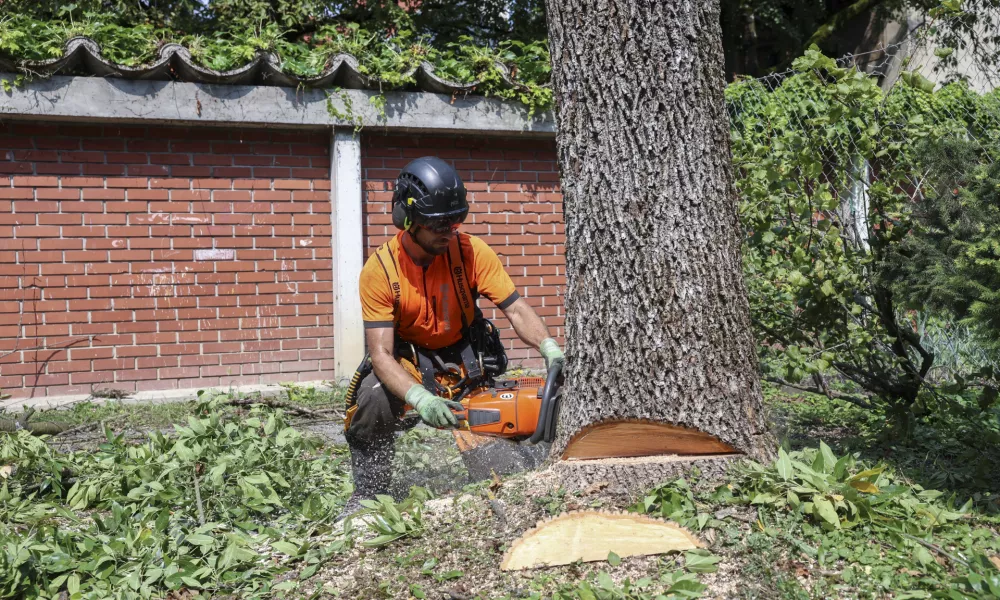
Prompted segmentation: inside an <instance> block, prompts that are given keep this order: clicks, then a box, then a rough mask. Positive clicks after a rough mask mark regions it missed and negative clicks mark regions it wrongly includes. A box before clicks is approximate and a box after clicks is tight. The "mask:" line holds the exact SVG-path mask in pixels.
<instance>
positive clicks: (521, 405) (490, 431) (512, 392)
mask: <svg viewBox="0 0 1000 600" xmlns="http://www.w3.org/2000/svg"><path fill="white" fill-rule="evenodd" d="M400 364H401V365H403V366H404V368H406V370H407V371H409V372H411V374H412V375H414V377H415V378H416V379H417V380H419V373H418V372H417V370H416V368H415V367H414V366H413V365H412V363H410V362H409V361H406V360H401V361H400ZM363 367H364V363H362V368H359V370H358V373H356V374H355V377H354V379H353V380H352V381H351V384H350V385H349V386H348V390H347V412H346V415H345V418H344V422H345V428H346V427H347V426H349V425H350V421H351V418H352V417H353V416H354V412H355V411H356V410H357V405H356V404H354V403H353V402H352V400H355V399H356V390H357V387H358V385H359V384H360V381H361V379H363V377H362V375H363V374H365V372H366V371H367V370H366V369H364V368H363ZM369 368H370V366H369ZM368 372H370V371H368ZM449 383H450V384H451V385H449ZM439 384H442V385H441V386H440V387H441V389H442V390H444V392H443V393H442V394H441V395H442V397H443V398H445V399H449V400H453V401H454V402H456V403H458V404H460V405H461V406H462V409H461V410H459V409H458V407H457V406H456V407H455V408H453V409H452V412H453V413H454V415H455V417H456V419H457V420H458V425H457V427H456V429H457V430H459V431H467V432H470V433H473V434H476V435H482V436H489V437H498V438H505V439H508V440H511V441H515V442H523V443H527V444H537V443H539V442H549V443H551V442H552V441H553V440H554V439H555V435H556V421H557V420H558V419H559V404H560V401H561V399H562V396H561V394H560V390H561V387H562V384H563V374H562V363H561V362H556V363H554V364H553V365H552V366H551V367H550V368H549V370H548V372H547V373H546V376H545V377H544V378H542V377H522V378H519V379H506V380H504V379H493V378H486V379H484V380H482V381H480V382H473V383H469V384H466V383H465V378H464V377H463V376H462V374H461V373H460V372H455V373H454V374H453V376H452V380H451V381H449V380H448V374H445V379H444V380H443V381H439ZM419 421H420V416H419V415H418V414H417V413H416V411H414V410H412V407H410V406H409V405H407V406H406V413H405V414H404V415H403V418H402V423H401V424H400V428H401V429H409V428H410V427H413V426H415V425H416V424H417V423H418V422H419Z"/></svg>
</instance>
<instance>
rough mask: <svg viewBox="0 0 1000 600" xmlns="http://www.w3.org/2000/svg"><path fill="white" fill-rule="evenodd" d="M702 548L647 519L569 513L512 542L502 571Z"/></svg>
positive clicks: (685, 534) (675, 528)
mask: <svg viewBox="0 0 1000 600" xmlns="http://www.w3.org/2000/svg"><path fill="white" fill-rule="evenodd" d="M701 547H703V545H702V543H701V542H699V541H698V538H696V537H695V536H694V535H693V534H692V533H691V532H689V531H688V530H687V529H684V528H683V527H680V526H679V525H677V524H675V523H670V522H668V521H663V520H660V519H656V518H653V517H648V516H646V515H640V514H636V513H627V512H610V511H596V510H585V511H572V512H567V513H563V514H561V515H559V516H558V517H555V518H552V519H548V520H543V521H539V522H538V523H537V524H536V526H535V527H534V528H532V529H529V530H528V531H526V532H525V533H524V535H522V536H521V537H520V538H518V539H517V540H515V541H514V543H513V544H512V545H511V547H510V549H509V550H507V553H506V554H505V555H504V558H503V562H502V563H501V564H500V569H501V570H503V571H518V570H522V569H533V568H539V567H550V566H558V565H568V564H571V563H574V562H576V561H583V562H595V561H601V560H607V558H608V554H609V553H611V552H614V553H615V554H617V555H618V556H620V557H622V558H624V557H626V556H648V555H653V554H665V553H667V552H676V551H681V550H693V549H695V548H701Z"/></svg>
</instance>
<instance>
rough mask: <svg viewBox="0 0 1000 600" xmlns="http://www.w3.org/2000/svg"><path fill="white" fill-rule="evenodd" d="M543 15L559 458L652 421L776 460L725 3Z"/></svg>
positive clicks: (696, 1) (586, 2)
mask: <svg viewBox="0 0 1000 600" xmlns="http://www.w3.org/2000/svg"><path fill="white" fill-rule="evenodd" d="M547 7H548V29H549V38H550V43H551V45H552V57H553V61H552V64H553V84H554V88H555V93H556V118H557V123H558V134H557V136H556V142H557V149H558V156H559V165H560V172H561V175H562V179H561V180H562V191H563V201H564V210H565V219H566V238H567V244H566V263H567V266H566V270H567V288H566V313H567V322H566V335H567V348H568V353H567V354H568V357H569V358H568V363H567V375H566V386H565V400H564V401H563V407H562V416H561V419H560V430H559V437H558V439H557V440H556V442H555V444H554V446H553V451H554V452H555V453H557V454H558V453H560V452H561V451H562V450H563V448H565V447H566V445H567V442H568V441H569V440H570V439H571V438H572V437H573V436H574V435H575V434H577V433H578V432H580V431H581V430H582V429H583V428H585V427H588V426H590V425H593V424H595V423H600V422H604V421H609V420H622V419H626V420H634V419H647V420H651V421H655V422H660V423H670V424H674V425H681V426H684V427H689V428H692V429H696V430H698V431H701V432H706V433H709V434H711V435H714V436H717V437H718V438H719V439H721V440H722V441H723V442H725V443H726V444H729V445H730V446H732V447H733V448H736V449H737V450H739V451H742V452H745V453H747V454H749V455H752V456H766V455H768V454H769V453H770V452H771V451H772V447H771V437H770V436H769V435H768V432H767V430H766V428H765V425H764V422H763V418H762V411H761V389H760V379H759V376H758V371H757V364H756V358H755V352H754V342H753V339H752V336H751V334H750V320H749V314H748V305H747V299H746V290H745V288H744V285H743V278H742V272H741V264H740V244H741V241H742V233H741V230H740V227H739V223H738V220H737V211H736V198H735V193H734V192H735V190H734V188H733V177H732V166H731V162H730V156H729V126H728V120H727V119H726V115H725V106H724V103H723V88H724V85H725V80H724V77H723V72H722V46H721V37H720V29H719V22H720V20H719V6H718V2H705V1H704V0H677V1H674V2H657V1H652V0H614V1H602V2H596V1H594V0H549V2H548V4H547ZM621 469H622V467H621V466H620V465H616V466H615V467H613V468H612V469H611V470H613V471H620V470H621Z"/></svg>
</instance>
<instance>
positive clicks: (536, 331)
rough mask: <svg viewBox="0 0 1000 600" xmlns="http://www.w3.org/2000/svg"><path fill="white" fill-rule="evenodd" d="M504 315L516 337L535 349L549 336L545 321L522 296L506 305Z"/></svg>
mask: <svg viewBox="0 0 1000 600" xmlns="http://www.w3.org/2000/svg"><path fill="white" fill-rule="evenodd" d="M504 315H505V316H506V317H507V320H509V321H510V326H511V327H513V328H514V333H516V334H517V337H519V338H521V341H522V342H524V343H525V344H528V345H529V346H531V347H532V348H534V349H535V350H538V346H539V345H540V344H541V343H542V340H544V339H545V338H547V337H551V336H550V335H549V328H548V327H547V326H546V325H545V322H544V321H542V319H541V317H539V316H538V313H536V312H535V309H533V308H531V305H530V304H528V302H527V300H525V299H524V298H518V299H517V300H516V301H515V302H514V303H513V304H511V305H510V306H508V307H507V310H505V311H504Z"/></svg>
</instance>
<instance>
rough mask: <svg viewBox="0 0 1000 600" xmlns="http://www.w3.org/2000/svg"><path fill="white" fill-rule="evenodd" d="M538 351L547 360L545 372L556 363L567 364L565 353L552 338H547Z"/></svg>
mask: <svg viewBox="0 0 1000 600" xmlns="http://www.w3.org/2000/svg"><path fill="white" fill-rule="evenodd" d="M538 351H539V352H541V354H542V357H544V358H545V370H546V371H548V370H549V369H550V368H551V367H552V364H553V363H554V362H557V361H558V362H560V363H565V360H566V358H565V357H564V356H563V351H562V350H560V349H559V344H557V343H556V341H555V340H554V339H552V338H545V339H544V340H542V343H541V344H540V345H539V346H538Z"/></svg>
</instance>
